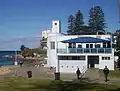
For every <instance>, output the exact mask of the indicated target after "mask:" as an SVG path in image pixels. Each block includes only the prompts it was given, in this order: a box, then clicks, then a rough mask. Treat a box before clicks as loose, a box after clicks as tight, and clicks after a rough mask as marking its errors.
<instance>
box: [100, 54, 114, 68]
mask: <svg viewBox="0 0 120 91" xmlns="http://www.w3.org/2000/svg"><path fill="white" fill-rule="evenodd" d="M102 57H110V60H102ZM99 60H100V61H99V69H104V68H105V66H107V67H108V68H109V70H114V56H113V55H101V56H99Z"/></svg>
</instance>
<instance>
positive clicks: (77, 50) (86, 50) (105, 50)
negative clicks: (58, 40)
mask: <svg viewBox="0 0 120 91" xmlns="http://www.w3.org/2000/svg"><path fill="white" fill-rule="evenodd" d="M57 53H112V49H111V48H65V49H57Z"/></svg>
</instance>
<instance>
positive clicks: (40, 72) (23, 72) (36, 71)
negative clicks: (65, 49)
mask: <svg viewBox="0 0 120 91" xmlns="http://www.w3.org/2000/svg"><path fill="white" fill-rule="evenodd" d="M27 71H32V76H33V77H39V78H48V79H53V78H54V73H53V72H52V71H50V70H48V69H46V68H44V67H39V68H36V67H34V66H23V67H22V68H20V67H19V68H17V69H15V70H13V71H12V72H10V73H8V74H5V75H0V78H5V77H14V76H20V77H27Z"/></svg>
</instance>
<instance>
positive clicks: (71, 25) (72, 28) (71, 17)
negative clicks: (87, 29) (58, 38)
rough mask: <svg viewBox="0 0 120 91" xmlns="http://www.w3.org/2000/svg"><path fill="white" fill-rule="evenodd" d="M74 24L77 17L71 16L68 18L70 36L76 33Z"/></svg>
mask: <svg viewBox="0 0 120 91" xmlns="http://www.w3.org/2000/svg"><path fill="white" fill-rule="evenodd" d="M74 22H75V17H74V16H73V15H70V16H69V17H68V31H67V33H68V34H72V33H73V32H74Z"/></svg>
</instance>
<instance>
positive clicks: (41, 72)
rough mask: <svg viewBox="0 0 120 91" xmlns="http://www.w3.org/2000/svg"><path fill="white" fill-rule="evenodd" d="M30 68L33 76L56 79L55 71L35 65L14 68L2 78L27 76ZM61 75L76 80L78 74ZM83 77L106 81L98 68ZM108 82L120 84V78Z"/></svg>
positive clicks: (89, 80) (92, 81)
mask: <svg viewBox="0 0 120 91" xmlns="http://www.w3.org/2000/svg"><path fill="white" fill-rule="evenodd" d="M29 70H31V71H32V74H33V78H34V77H35V78H36V77H37V78H44V79H53V80H54V71H50V70H49V69H47V68H44V67H39V68H36V67H33V66H23V67H22V68H18V69H16V70H13V71H12V72H10V73H8V74H5V75H0V78H5V77H14V76H18V77H19V76H20V77H27V71H29ZM60 77H61V80H67V81H72V80H76V74H62V73H61V75H60ZM83 78H86V81H87V82H91V83H106V82H105V81H104V78H103V77H100V76H99V73H98V70H97V69H89V70H88V71H87V72H86V74H85V75H84V76H83ZM107 83H109V84H116V85H120V79H109V81H108V82H107Z"/></svg>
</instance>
